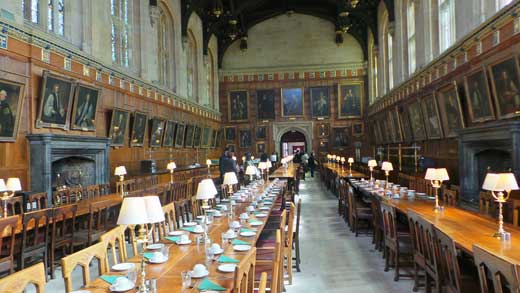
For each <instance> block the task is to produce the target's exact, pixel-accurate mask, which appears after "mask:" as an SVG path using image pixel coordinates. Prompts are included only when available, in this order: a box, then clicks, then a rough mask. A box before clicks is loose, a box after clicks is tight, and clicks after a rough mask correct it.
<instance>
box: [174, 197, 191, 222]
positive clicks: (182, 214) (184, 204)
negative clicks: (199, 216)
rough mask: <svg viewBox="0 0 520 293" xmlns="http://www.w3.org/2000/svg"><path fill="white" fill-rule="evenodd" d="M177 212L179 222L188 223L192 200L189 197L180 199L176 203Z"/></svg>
mask: <svg viewBox="0 0 520 293" xmlns="http://www.w3.org/2000/svg"><path fill="white" fill-rule="evenodd" d="M174 206H175V209H176V210H175V214H176V215H177V223H178V224H180V223H186V222H189V221H190V214H191V202H190V200H188V199H184V200H178V201H175V203H174Z"/></svg>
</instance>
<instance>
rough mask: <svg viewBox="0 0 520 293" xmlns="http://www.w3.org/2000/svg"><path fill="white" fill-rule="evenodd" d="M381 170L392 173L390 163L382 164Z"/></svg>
mask: <svg viewBox="0 0 520 293" xmlns="http://www.w3.org/2000/svg"><path fill="white" fill-rule="evenodd" d="M381 169H382V170H384V171H393V170H394V167H393V166H392V163H390V162H383V165H382V166H381Z"/></svg>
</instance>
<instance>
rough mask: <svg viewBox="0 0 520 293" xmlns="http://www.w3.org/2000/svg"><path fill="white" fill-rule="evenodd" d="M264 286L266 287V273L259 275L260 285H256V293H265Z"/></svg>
mask: <svg viewBox="0 0 520 293" xmlns="http://www.w3.org/2000/svg"><path fill="white" fill-rule="evenodd" d="M266 286H267V273H266V272H263V273H262V274H261V275H260V284H259V285H258V293H265V289H266Z"/></svg>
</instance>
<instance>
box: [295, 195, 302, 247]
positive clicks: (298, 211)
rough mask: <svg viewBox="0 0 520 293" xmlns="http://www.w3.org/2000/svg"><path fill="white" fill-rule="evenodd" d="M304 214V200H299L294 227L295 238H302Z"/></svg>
mask: <svg viewBox="0 0 520 293" xmlns="http://www.w3.org/2000/svg"><path fill="white" fill-rule="evenodd" d="M301 213H302V199H301V198H300V199H298V206H297V207H296V226H295V227H294V229H295V231H294V238H295V239H299V238H300V217H301Z"/></svg>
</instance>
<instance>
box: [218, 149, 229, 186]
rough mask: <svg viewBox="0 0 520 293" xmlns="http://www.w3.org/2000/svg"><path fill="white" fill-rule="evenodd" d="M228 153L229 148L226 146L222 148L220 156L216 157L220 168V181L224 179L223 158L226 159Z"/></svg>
mask: <svg viewBox="0 0 520 293" xmlns="http://www.w3.org/2000/svg"><path fill="white" fill-rule="evenodd" d="M228 153H229V148H227V147H226V148H225V149H224V153H222V156H220V158H219V159H218V165H219V169H220V182H223V181H224V174H226V172H224V160H226V158H227V156H228Z"/></svg>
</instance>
